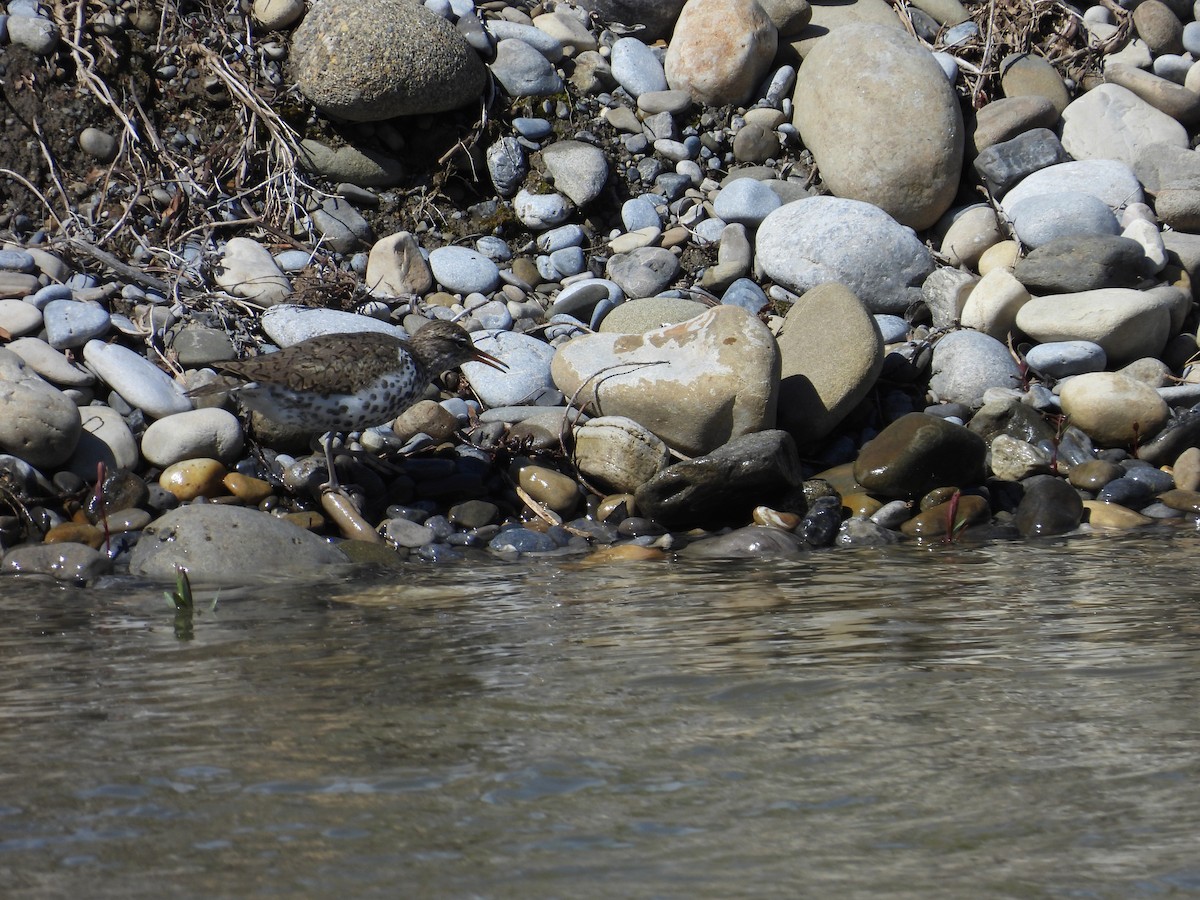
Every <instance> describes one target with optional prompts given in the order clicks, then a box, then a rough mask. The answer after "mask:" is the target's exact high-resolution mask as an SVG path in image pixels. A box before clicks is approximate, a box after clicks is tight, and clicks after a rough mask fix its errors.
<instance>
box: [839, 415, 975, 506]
mask: <svg viewBox="0 0 1200 900" xmlns="http://www.w3.org/2000/svg"><path fill="white" fill-rule="evenodd" d="M986 455H987V445H986V444H985V443H984V442H983V439H982V438H981V437H979V435H977V434H975V433H974V432H971V431H968V430H967V429H966V428H964V427H963V426H961V425H955V424H954V423H952V422H947V421H946V420H945V419H939V418H938V417H937V416H931V415H927V414H926V413H909V414H908V415H906V416H902V417H901V418H899V419H897V420H896V421H895V422H893V423H892V424H891V425H889V426H888V427H887V428H885V429H884V430H883V431H881V432H880V433H879V434H878V435H877V436H876V437H875V439H874V440H872V441H870V442H869V443H868V444H867V445H866V446H864V447H863V449H862V452H861V453H860V454H859V457H858V459H857V460H856V461H855V463H854V478H855V480H857V481H858V483H859V484H861V485H862V486H863V487H864V488H866V489H867V491H869V492H870V493H872V494H878V495H881V496H884V497H919V496H921V495H923V494H926V493H928V492H929V491H930V490H932V489H933V488H935V487H942V486H944V485H954V486H957V487H964V486H966V485H970V484H976V483H978V482H981V481H983V479H984V474H985V473H984V458H985V457H986Z"/></svg>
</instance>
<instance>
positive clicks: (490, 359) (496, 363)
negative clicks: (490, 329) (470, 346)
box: [471, 347, 508, 372]
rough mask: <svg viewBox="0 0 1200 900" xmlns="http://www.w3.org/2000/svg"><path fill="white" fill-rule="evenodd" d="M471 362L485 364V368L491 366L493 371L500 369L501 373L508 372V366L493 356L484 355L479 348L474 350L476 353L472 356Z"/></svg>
mask: <svg viewBox="0 0 1200 900" xmlns="http://www.w3.org/2000/svg"><path fill="white" fill-rule="evenodd" d="M471 361H472V362H477V363H483V364H484V365H485V366H491V367H492V368H493V369H499V370H500V371H501V372H505V371H507V370H508V366H506V365H505V364H504V363H502V362H500V360H498V359H496V357H494V356H492V354H490V353H484V352H483V351H482V350H480V349H479V348H478V347H476V348H474V352H473V353H472V354H471Z"/></svg>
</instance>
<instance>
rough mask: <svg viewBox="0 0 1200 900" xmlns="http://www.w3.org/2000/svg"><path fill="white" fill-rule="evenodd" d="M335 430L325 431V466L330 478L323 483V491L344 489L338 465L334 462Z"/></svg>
mask: <svg viewBox="0 0 1200 900" xmlns="http://www.w3.org/2000/svg"><path fill="white" fill-rule="evenodd" d="M335 436H336V435H335V432H332V431H327V432H325V437H324V439H323V440H322V443H323V444H324V445H325V467H326V469H327V470H328V471H329V480H328V481H327V482H325V483H324V484H323V485H321V491H322V493H324V492H325V491H338V492H340V491H341V490H342V486H341V484H340V483H339V482H338V477H337V466H336V465H334V462H333V439H334V437H335Z"/></svg>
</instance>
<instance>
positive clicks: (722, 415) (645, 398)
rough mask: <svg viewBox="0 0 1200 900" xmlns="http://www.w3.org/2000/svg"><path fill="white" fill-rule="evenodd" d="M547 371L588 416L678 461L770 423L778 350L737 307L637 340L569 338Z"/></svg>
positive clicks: (627, 336) (607, 336) (596, 336)
mask: <svg viewBox="0 0 1200 900" xmlns="http://www.w3.org/2000/svg"><path fill="white" fill-rule="evenodd" d="M550 372H551V375H552V376H553V378H554V383H555V384H556V385H557V386H558V388H559V390H561V391H562V392H563V393H564V394H566V395H567V396H568V397H574V398H575V402H576V403H577V404H579V405H581V406H584V407H585V408H587V409H588V411H589V412H594V413H596V414H597V415H605V416H626V417H628V418H630V419H633V420H634V421H635V422H638V423H640V424H641V425H643V426H644V427H646V428H648V429H649V430H650V431H651V432H652V433H654V434H656V435H658V437H660V438H661V439H662V440H663V441H665V442H666V443H667V445H668V446H670V447H672V448H673V449H675V450H678V451H679V452H681V453H684V454H687V455H688V456H697V455H699V454H702V453H707V452H709V451H710V450H714V449H716V448H717V447H720V446H721V445H722V444H725V443H727V442H728V441H729V440H731V439H732V438H735V437H740V436H741V435H744V434H750V433H752V432H755V431H762V430H763V429H767V428H772V427H774V424H775V409H776V400H777V396H778V389H779V350H778V347H777V346H776V344H775V338H774V337H773V336H772V335H771V332H770V331H769V330H768V329H767V326H766V325H764V324H763V323H762V322H760V321H759V320H758V319H757V318H756V317H755V316H752V315H751V314H750V313H748V312H746V311H745V310H744V309H742V308H741V307H737V306H717V307H714V308H712V309H710V310H708V311H707V312H704V313H702V314H701V315H698V316H696V317H695V318H694V319H688V320H687V321H686V322H681V323H680V324H678V325H669V326H666V327H664V328H658V329H654V330H652V331H648V332H646V333H645V334H611V333H598V334H589V335H583V336H582V337H577V338H575V339H574V340H572V341H569V342H568V343H566V344H563V345H562V346H561V347H559V348H558V352H557V353H556V354H555V355H554V362H553V363H552V365H551V368H550Z"/></svg>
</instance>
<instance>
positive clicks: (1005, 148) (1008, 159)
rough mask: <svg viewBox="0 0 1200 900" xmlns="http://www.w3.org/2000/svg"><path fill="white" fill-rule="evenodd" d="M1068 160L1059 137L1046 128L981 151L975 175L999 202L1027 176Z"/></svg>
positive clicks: (976, 163) (1068, 157)
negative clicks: (981, 179) (977, 174)
mask: <svg viewBox="0 0 1200 900" xmlns="http://www.w3.org/2000/svg"><path fill="white" fill-rule="evenodd" d="M1070 158H1071V157H1070V155H1069V154H1068V153H1067V151H1066V150H1064V149H1063V145H1062V142H1061V141H1060V140H1059V139H1058V135H1056V134H1055V133H1054V132H1053V131H1051V130H1050V129H1049V128H1034V129H1031V130H1030V131H1026V132H1024V133H1023V134H1019V135H1017V136H1016V137H1015V138H1012V139H1011V140H1007V141H1004V142H1002V143H999V144H993V145H992V146H991V147H988V148H986V149H984V150H983V151H982V152H981V153H980V154H979V156H977V157H976V158H975V171H976V172H978V173H979V176H980V177H981V178H983V180H984V182H985V183H986V184H987V186H988V190H990V191H991V192H992V194H994V195H995V196H996V197H997V198H1000V197H1002V196H1004V194H1005V193H1007V192H1008V189H1009V188H1010V187H1012V186H1013V185H1014V184H1016V183H1017V182H1018V181H1020V180H1021V179H1022V178H1024V177H1025V176H1026V175H1030V174H1032V173H1034V172H1036V171H1038V169H1044V168H1046V167H1047V166H1053V165H1056V164H1057V163H1062V162H1067V161H1068V160H1070Z"/></svg>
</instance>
